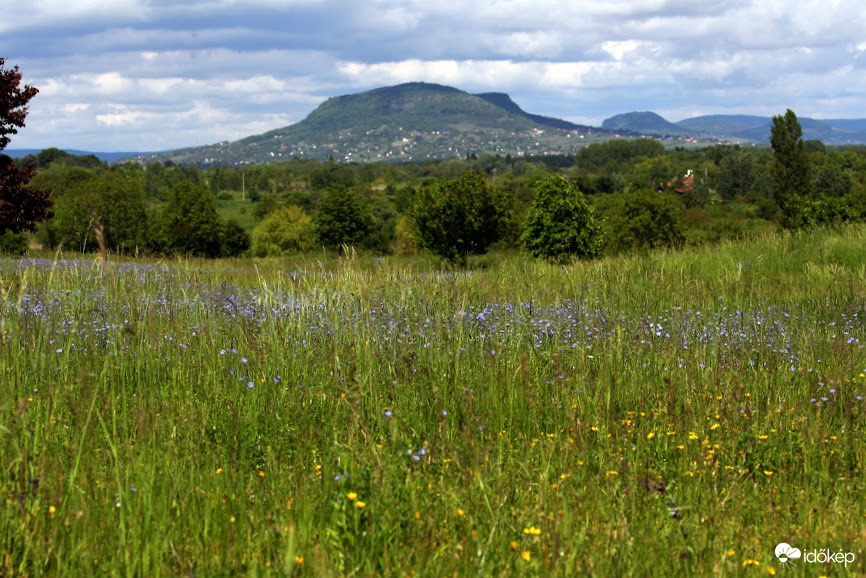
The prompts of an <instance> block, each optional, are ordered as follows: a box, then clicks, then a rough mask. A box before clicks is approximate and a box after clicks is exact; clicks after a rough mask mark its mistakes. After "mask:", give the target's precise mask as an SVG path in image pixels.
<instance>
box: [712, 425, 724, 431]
mask: <svg viewBox="0 0 866 578" xmlns="http://www.w3.org/2000/svg"><path fill="white" fill-rule="evenodd" d="M720 427H722V426H720V425H719V424H718V423H714V424H713V425H711V426H710V430H711V431H712V430H717V429H719V428H720Z"/></svg>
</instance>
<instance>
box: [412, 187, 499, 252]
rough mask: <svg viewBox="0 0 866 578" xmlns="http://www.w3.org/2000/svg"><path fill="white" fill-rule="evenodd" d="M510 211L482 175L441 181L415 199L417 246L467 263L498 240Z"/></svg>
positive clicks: (413, 214)
mask: <svg viewBox="0 0 866 578" xmlns="http://www.w3.org/2000/svg"><path fill="white" fill-rule="evenodd" d="M507 213H508V210H507V206H506V203H505V202H504V199H503V197H502V196H501V195H499V194H497V191H495V190H494V188H493V187H492V186H491V185H490V184H489V183H488V182H487V179H486V177H485V176H484V175H483V174H479V173H473V172H467V173H464V174H463V175H462V176H460V177H458V178H455V179H448V180H442V181H438V182H437V183H435V184H434V185H432V186H429V187H425V188H424V189H422V190H421V191H420V192H419V194H418V195H417V196H416V199H415V205H414V209H413V211H412V216H413V218H414V220H415V233H416V238H417V240H418V245H419V246H420V247H422V248H424V249H429V250H430V251H432V252H433V253H435V254H437V255H439V256H440V257H444V258H445V259H448V260H449V261H453V262H458V263H465V262H466V258H467V257H468V256H469V255H479V254H482V253H484V252H486V251H487V249H488V248H489V247H490V246H491V245H492V244H493V243H495V242H496V241H498V240H499V238H500V236H501V235H502V233H503V230H504V225H505V219H506V216H507Z"/></svg>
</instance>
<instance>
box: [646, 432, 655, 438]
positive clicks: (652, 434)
mask: <svg viewBox="0 0 866 578" xmlns="http://www.w3.org/2000/svg"><path fill="white" fill-rule="evenodd" d="M654 437H656V432H654V431H651V432H649V433H648V434H646V439H648V440H651V439H653V438H654Z"/></svg>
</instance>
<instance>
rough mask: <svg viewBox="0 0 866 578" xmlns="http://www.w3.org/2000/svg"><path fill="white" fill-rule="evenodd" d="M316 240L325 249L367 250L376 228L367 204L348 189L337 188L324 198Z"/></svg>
mask: <svg viewBox="0 0 866 578" xmlns="http://www.w3.org/2000/svg"><path fill="white" fill-rule="evenodd" d="M314 222H315V226H316V236H317V237H318V239H319V243H321V244H322V245H323V246H325V247H328V248H331V249H338V248H340V247H342V246H343V245H348V246H352V247H365V246H367V240H368V237H369V235H370V232H371V229H372V227H373V217H372V215H371V214H370V208H369V206H368V205H367V202H366V200H365V199H364V198H363V197H361V196H360V195H359V194H358V193H357V192H356V191H355V190H354V189H352V188H350V187H349V186H348V185H342V184H338V185H334V186H333V187H331V188H330V189H328V190H327V192H326V193H325V195H324V196H323V197H322V202H321V205H320V206H319V210H318V211H317V213H316V216H315V219H314Z"/></svg>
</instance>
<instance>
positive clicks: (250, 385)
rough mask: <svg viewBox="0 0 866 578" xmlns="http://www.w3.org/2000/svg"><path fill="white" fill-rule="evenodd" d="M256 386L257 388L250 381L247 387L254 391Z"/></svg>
mask: <svg viewBox="0 0 866 578" xmlns="http://www.w3.org/2000/svg"><path fill="white" fill-rule="evenodd" d="M254 386H255V384H254V383H253V382H252V381H248V382H247V387H248V388H250V389H252V388H253V387H254Z"/></svg>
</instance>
